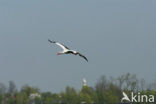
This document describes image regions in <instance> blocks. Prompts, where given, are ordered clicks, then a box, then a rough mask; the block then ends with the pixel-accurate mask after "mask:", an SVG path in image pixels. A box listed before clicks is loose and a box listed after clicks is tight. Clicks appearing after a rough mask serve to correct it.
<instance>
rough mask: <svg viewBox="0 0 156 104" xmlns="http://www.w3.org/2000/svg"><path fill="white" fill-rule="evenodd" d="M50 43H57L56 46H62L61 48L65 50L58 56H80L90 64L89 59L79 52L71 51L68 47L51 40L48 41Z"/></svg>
mask: <svg viewBox="0 0 156 104" xmlns="http://www.w3.org/2000/svg"><path fill="white" fill-rule="evenodd" d="M48 41H49V42H50V43H55V44H56V45H58V46H60V47H61V48H62V49H63V51H62V52H58V53H57V55H61V54H73V55H79V56H80V57H82V58H84V59H85V60H86V61H87V62H88V59H87V58H86V57H85V56H84V55H82V54H80V53H79V52H77V51H74V50H70V49H69V48H68V47H66V46H65V45H63V44H60V43H58V42H55V41H51V40H50V39H48Z"/></svg>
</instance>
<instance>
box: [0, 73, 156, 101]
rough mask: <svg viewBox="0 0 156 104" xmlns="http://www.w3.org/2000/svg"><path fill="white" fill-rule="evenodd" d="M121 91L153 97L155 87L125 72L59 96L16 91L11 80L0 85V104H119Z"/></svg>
mask: <svg viewBox="0 0 156 104" xmlns="http://www.w3.org/2000/svg"><path fill="white" fill-rule="evenodd" d="M123 91H124V92H125V93H126V94H127V95H128V96H129V95H130V93H131V92H134V93H138V92H140V94H146V95H151V94H152V95H154V96H155V98H156V84H154V83H153V84H148V85H147V84H145V81H144V80H143V79H141V80H140V79H138V78H137V77H136V75H131V74H129V73H127V74H125V75H122V76H120V77H118V78H113V77H110V78H107V77H106V76H101V77H100V79H99V80H98V81H97V83H96V85H95V86H94V87H90V86H83V87H82V89H81V90H80V91H77V90H75V89H74V88H72V87H69V86H67V87H66V89H65V91H62V92H60V93H52V92H40V90H39V89H38V88H34V87H31V86H28V85H24V86H23V87H22V88H21V89H20V90H19V91H18V90H17V88H16V85H15V83H14V82H13V81H10V82H9V86H8V87H6V86H5V85H4V84H3V83H0V104H120V101H121V98H122V97H123V95H122V92H123ZM155 101H156V99H155ZM127 104H128V103H127ZM135 104H149V103H145V102H144V103H135ZM154 104H156V102H154Z"/></svg>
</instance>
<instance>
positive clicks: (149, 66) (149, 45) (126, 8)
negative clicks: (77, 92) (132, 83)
mask: <svg viewBox="0 0 156 104" xmlns="http://www.w3.org/2000/svg"><path fill="white" fill-rule="evenodd" d="M155 5H156V1H155V0H77V1H76V0H0V82H2V83H5V84H7V83H8V81H10V80H13V81H14V82H15V83H16V85H17V87H18V88H20V87H21V86H22V85H25V84H29V85H30V86H34V87H38V88H40V89H41V91H51V92H60V91H62V90H64V89H65V87H66V86H71V87H74V88H76V89H80V88H81V87H82V79H83V78H86V80H87V84H88V86H93V87H94V85H95V84H96V82H97V80H98V79H99V77H100V76H102V75H106V76H108V77H109V76H113V77H118V76H120V75H123V74H126V73H128V72H129V73H131V74H136V75H137V77H139V78H144V79H145V80H146V81H147V82H152V81H154V80H156V75H155V73H156V69H155V68H156V40H155V39H156V13H155V10H156V6H155ZM48 39H51V40H55V41H58V42H60V43H63V44H65V45H66V46H68V47H70V48H71V49H74V50H76V51H79V52H80V53H82V54H84V55H85V56H86V57H87V58H88V60H89V62H88V63H87V62H86V61H85V60H84V59H82V58H80V57H78V56H74V55H62V56H57V55H56V53H57V52H58V51H61V48H59V47H58V46H56V45H55V44H50V43H49V42H48Z"/></svg>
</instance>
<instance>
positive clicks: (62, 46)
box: [48, 39, 69, 50]
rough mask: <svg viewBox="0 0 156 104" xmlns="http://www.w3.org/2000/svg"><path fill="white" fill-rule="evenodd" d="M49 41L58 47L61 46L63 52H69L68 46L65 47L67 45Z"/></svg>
mask: <svg viewBox="0 0 156 104" xmlns="http://www.w3.org/2000/svg"><path fill="white" fill-rule="evenodd" d="M48 41H49V42H50V43H55V44H56V45H58V46H60V47H61V48H62V49H63V50H67V49H68V50H69V48H68V47H67V46H65V45H63V44H61V43H58V42H55V41H51V40H50V39H48Z"/></svg>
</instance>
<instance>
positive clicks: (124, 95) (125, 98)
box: [121, 92, 130, 102]
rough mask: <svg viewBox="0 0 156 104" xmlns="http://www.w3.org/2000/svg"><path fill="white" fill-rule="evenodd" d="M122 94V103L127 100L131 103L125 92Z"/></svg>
mask: <svg viewBox="0 0 156 104" xmlns="http://www.w3.org/2000/svg"><path fill="white" fill-rule="evenodd" d="M122 94H123V98H122V99H121V102H123V100H127V101H129V102H130V99H129V98H128V96H127V94H126V93H125V92H123V93H122Z"/></svg>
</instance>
